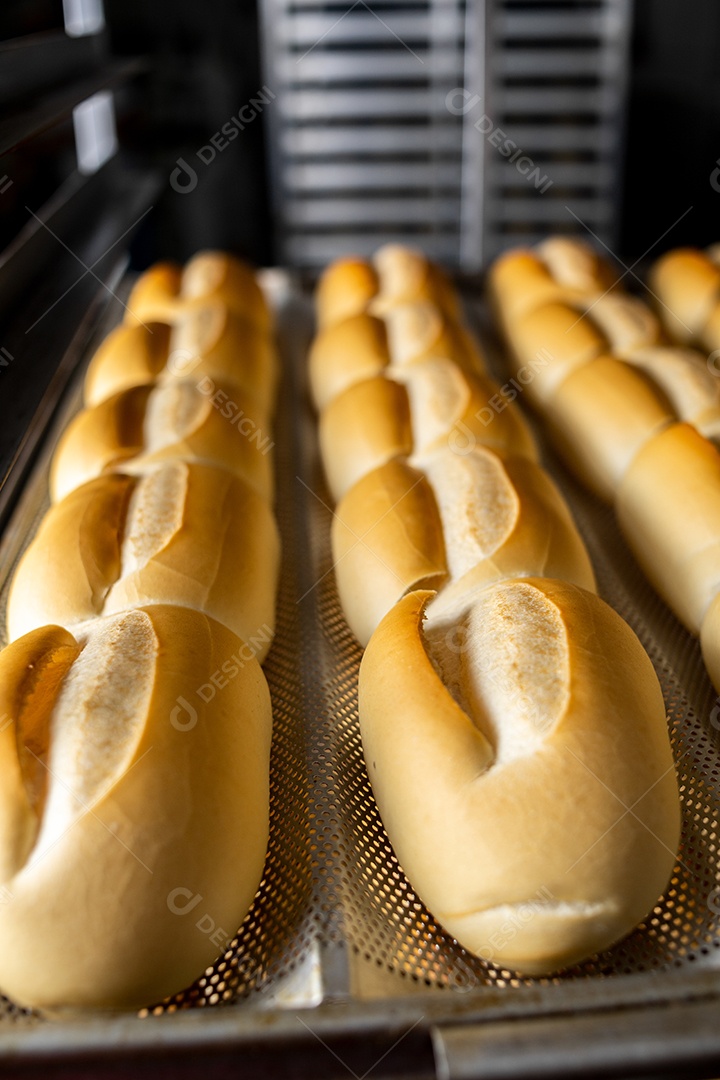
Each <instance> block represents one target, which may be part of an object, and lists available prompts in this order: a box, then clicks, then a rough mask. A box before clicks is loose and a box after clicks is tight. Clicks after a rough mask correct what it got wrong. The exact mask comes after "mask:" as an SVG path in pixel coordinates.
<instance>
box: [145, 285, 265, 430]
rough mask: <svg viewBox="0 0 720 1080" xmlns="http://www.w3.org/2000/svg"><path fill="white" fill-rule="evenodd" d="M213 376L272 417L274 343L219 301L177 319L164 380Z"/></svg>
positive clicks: (213, 378)
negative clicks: (237, 390) (251, 400)
mask: <svg viewBox="0 0 720 1080" xmlns="http://www.w3.org/2000/svg"><path fill="white" fill-rule="evenodd" d="M191 375H192V377H193V378H194V379H201V378H203V377H204V376H209V378H211V379H212V380H213V381H215V382H218V383H220V384H221V385H222V386H225V387H226V388H229V387H230V386H232V387H238V388H239V389H240V390H242V391H243V392H244V393H245V394H249V395H250V396H251V397H253V398H255V399H256V400H257V402H258V404H259V405H260V407H261V409H262V410H263V411H264V412H265V413H266V414H269V413H271V411H272V407H273V404H274V401H275V393H276V389H277V379H278V362H277V356H276V353H275V347H274V345H273V342H272V340H271V338H270V337H269V336H268V335H267V334H266V333H265V332H264V331H263V330H260V329H259V328H258V327H257V325H254V324H253V323H251V322H248V320H247V319H244V318H242V317H241V316H239V315H237V314H235V313H234V312H233V311H232V310H231V309H229V308H227V307H225V306H224V305H223V304H220V303H218V302H214V303H207V304H203V306H202V307H198V308H196V309H194V310H192V311H189V312H188V313H187V314H183V315H182V316H181V317H179V318H178V319H177V320H176V322H175V325H174V327H173V331H172V334H171V336H170V356H169V360H168V364H167V366H166V367H165V369H164V370H163V371H161V372H160V378H161V379H164V380H169V379H177V378H178V377H179V378H186V377H187V378H189V377H190V376H191Z"/></svg>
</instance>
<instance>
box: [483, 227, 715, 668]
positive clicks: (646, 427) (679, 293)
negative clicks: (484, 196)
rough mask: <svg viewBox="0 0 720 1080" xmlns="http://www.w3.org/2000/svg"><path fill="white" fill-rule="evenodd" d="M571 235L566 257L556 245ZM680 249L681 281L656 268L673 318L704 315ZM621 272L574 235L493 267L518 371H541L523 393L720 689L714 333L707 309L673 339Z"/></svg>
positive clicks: (658, 287) (661, 307) (659, 292)
mask: <svg viewBox="0 0 720 1080" xmlns="http://www.w3.org/2000/svg"><path fill="white" fill-rule="evenodd" d="M559 243H560V245H561V247H562V249H564V259H563V260H558V259H557V258H553V257H552V256H551V255H549V254H548V252H552V251H553V250H554V249H555V250H557V248H558V244H559ZM698 255H699V253H698ZM678 262H679V264H681V265H680V270H679V273H680V279H681V280H679V281H678V282H677V283H675V285H674V287H673V282H672V281H671V276H672V275H671V273H670V271H671V270H672V266H673V263H672V262H671V261H669V260H668V259H665V260H663V261H661V263H660V264H659V266H658V268H657V269H656V271H655V273H654V275H653V282H652V289H653V293H654V295H655V296H656V297H657V300H658V304H657V307H658V311H659V313H660V315H661V317H662V318H663V319H664V320H665V321H667V323H668V325H669V326H670V325H673V326H674V325H675V324H676V323H677V320H680V321H683V320H688V319H689V320H690V321H691V322H692V319H691V317H690V314H689V310H685V309H683V307H682V303H681V302H680V301H681V299H682V297H683V295H684V296H685V297H686V298H687V297H690V296H692V295H694V294H693V286H692V282H690V283H688V282H685V289H686V291H685V292H684V293H683V285H682V274H683V272H684V267H685V262H684V261H683V260H679V261H678ZM690 262H691V263H692V264H693V265H694V262H693V260H690ZM708 265H709V266H710V265H711V264H710V263H709V260H708ZM668 268H670V269H668ZM714 275H715V280H716V285H715V288H716V289H717V280H718V279H720V271H718V270H717V269H715V271H714ZM612 278H613V275H612V272H611V270H610V268H609V266H608V265H607V264H606V263H605V262H604V260H602V259H601V258H600V257H598V256H597V255H596V254H595V253H594V252H592V251H591V250H590V249H589V248H588V247H586V246H585V245H583V244H582V243H580V242H573V241H570V240H566V241H562V242H559V241H557V240H554V241H547V242H545V243H544V244H541V245H539V246H538V248H537V249H535V250H516V251H511V252H508V253H507V254H505V255H503V256H501V257H500V258H499V259H498V260H497V262H496V263H495V265H494V266H493V267H492V268H491V271H490V275H489V280H490V291H491V297H492V302H493V304H494V307H495V310H496V313H497V316H498V320H499V323H500V326H501V328H502V331H503V334H504V337H505V341H506V343H507V345H508V353H509V357H510V361H511V365H512V367H513V371H514V372H515V374H517V373H518V372H521V371H526V372H530V375H531V377H530V376H529V377H528V380H527V384H526V386H525V393H524V396H525V397H526V398H527V400H528V401H529V402H532V404H533V405H534V406H536V407H537V408H538V409H539V410H540V412H541V413H542V415H543V418H544V419H545V421H546V422H547V425H548V429H549V431H550V433H551V435H552V436H553V438H554V441H555V443H556V445H557V446H558V448H559V449H560V451H561V453H562V454H563V456H564V458H565V460H566V461H567V463H568V465H569V466H570V468H571V469H573V470H574V471H575V473H576V474H577V475H578V476H579V478H580V479H581V480H583V481H584V482H585V483H586V484H587V485H588V486H589V487H590V488H591V489H592V490H593V491H594V492H595V493H596V494H597V495H599V496H600V497H601V498H603V499H606V500H607V501H610V502H613V503H614V505H615V508H616V511H617V515H618V520H619V523H620V526H621V528H622V530H623V533H624V535H625V538H626V539H627V542H628V544H629V546H630V547H631V548H632V550H633V552H634V554H635V557H636V558H637V560H638V562H639V563H640V565H641V566H642V568H643V569H644V571H645V573H646V574H647V576H648V578H649V579H650V581H651V582H652V584H653V585H654V587H655V588H656V589H657V591H658V592H659V593H660V595H661V596H662V597H663V598H664V599H665V601H666V602H667V603H668V604H669V605H670V607H671V608H672V609H673V611H674V612H675V614H676V615H677V616H678V618H679V619H680V620H681V622H683V623H684V625H685V626H686V627H687V628H688V629H689V630H690V631H691V632H692V633H694V634H699V635H700V637H701V643H702V648H703V655H704V658H705V663H706V665H707V667H708V670H709V672H710V675H711V677H712V679H713V681H714V683H715V685H716V687H718V688H719V689H720V454H719V453H718V451H717V449H716V446H715V442H714V440H716V439H717V437H718V435H719V434H720V381H719V380H718V378H717V375H716V373H715V372H714V370H713V369H712V366H711V365H708V363H707V356H706V355H705V353H704V352H701V351H698V349H694V348H688V347H687V346H688V345H694V346H698V347H699V348H703V347H707V346H708V345H709V344H710V343H711V342H712V340H713V338H712V334H711V332H710V331H707V330H706V329H704V327H705V326H706V322H703V319H702V318H696V319H695V321H694V322H693V327H694V329H693V331H692V333H691V332H689V330H688V333H687V334H686V335H685V337H684V338H683V345H682V346H678V345H673V344H672V343H671V342H670V341H669V340H668V338H667V337H666V336H665V334H664V333H663V330H662V328H661V325H660V322H659V320H658V318H657V316H656V315H655V314H654V313H653V311H652V310H651V309H650V307H649V306H648V305H647V304H646V303H644V302H643V301H642V300H639V299H637V298H636V297H634V296H630V295H629V294H628V293H626V292H625V291H624V290H623V288H622V283H621V282H617V283H613V280H612ZM674 309H676V313H675V314H674V315H673V314H672V313H673V310H674ZM681 313H682V314H681Z"/></svg>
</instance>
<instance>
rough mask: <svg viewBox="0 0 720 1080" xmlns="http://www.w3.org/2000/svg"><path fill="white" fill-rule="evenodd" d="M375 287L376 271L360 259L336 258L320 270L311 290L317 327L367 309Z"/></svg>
mask: <svg viewBox="0 0 720 1080" xmlns="http://www.w3.org/2000/svg"><path fill="white" fill-rule="evenodd" d="M377 290H378V279H377V274H376V273H375V270H374V269H373V267H372V266H371V265H370V264H369V263H368V262H366V261H365V260H364V259H359V258H355V257H353V256H349V257H348V258H344V259H337V260H336V261H335V262H333V263H331V264H330V266H328V268H327V269H326V270H325V271H324V273H323V274H322V276H321V278H320V281H319V282H318V285H317V289H316V291H315V314H316V317H317V323H318V327H319V329H320V330H325V329H327V328H328V327H330V326H332V325H333V324H334V323H338V322H343V321H344V320H345V319H349V318H352V316H354V315H359V314H361V312H364V311H366V310H367V308H368V305H369V304H370V301H371V300H372V298H373V297H374V296H375V294H376V293H377Z"/></svg>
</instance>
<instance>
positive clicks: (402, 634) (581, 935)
mask: <svg viewBox="0 0 720 1080" xmlns="http://www.w3.org/2000/svg"><path fill="white" fill-rule="evenodd" d="M431 595H432V594H431V593H427V592H414V593H411V594H409V595H408V596H406V597H405V598H404V599H403V600H402V601H401V602H400V603H399V604H397V605H396V606H395V607H394V608H393V609H392V611H391V612H390V613H389V614H388V615H387V616H386V617H385V619H384V620H383V622H382V623H381V624H380V626H379V628H378V630H377V632H376V633H375V634H374V635H373V637H372V639H371V641H370V643H369V645H368V648H367V649H366V651H365V654H364V656H363V660H362V664H361V668H360V687H359V709H360V726H361V732H362V739H363V750H364V754H365V760H366V762H367V768H368V773H369V776H370V779H371V781H372V785H373V791H374V793H375V797H376V799H377V803H378V807H379V809H380V813H381V815H382V819H383V822H384V824H385V827H386V829H387V831H388V835H389V836H390V838H391V840H392V843H393V847H394V850H395V852H396V854H397V856H398V859H399V861H400V864H401V866H402V868H403V870H404V871H405V873H406V874H407V876H408V878H409V880H410V881H411V882H412V883H413V886H414V888H415V889H416V890H417V892H418V893H419V895H420V897H421V898H422V900H423V901H424V902H425V903H426V904H427V906H428V907H429V908H430V910H431V912H432V913H433V914H434V915H435V917H436V918H438V919H439V920H440V922H441V923H442V925H443V926H444V927H445V929H446V930H447V932H448V933H449V934H451V935H452V936H453V937H456V938H457V940H458V941H459V943H460V944H461V945H463V946H464V947H465V948H467V949H469V950H470V951H471V952H473V953H475V954H476V955H478V956H480V957H482V958H484V959H487V960H490V961H492V962H493V963H495V964H498V965H499V966H501V967H504V968H509V969H510V970H519V971H521V972H522V973H524V974H529V975H544V974H549V973H552V972H555V971H558V970H561V969H562V968H564V967H568V966H570V965H572V964H574V963H576V962H578V961H580V960H582V959H584V958H585V957H586V956H588V955H589V954H591V953H594V952H597V951H600V950H602V949H605V948H607V947H609V946H610V945H612V944H613V943H614V942H616V941H617V940H619V939H620V938H621V937H623V936H624V935H625V934H627V933H628V932H629V931H630V930H632V929H633V927H634V926H635V925H636V924H637V923H638V922H639V921H640V920H642V919H643V918H644V917H645V915H647V913H648V912H649V911H650V910H651V909H652V907H653V905H654V904H655V902H656V899H657V897H658V895H659V894H660V893H661V892H662V890H663V889H664V887H665V885H666V883H667V880H668V878H669V876H670V874H671V872H672V869H673V866H674V863H675V852H676V850H677V844H678V840H679V830H680V814H679V804H678V798H677V784H676V780H675V773H674V768H673V759H672V754H671V751H670V744H669V741H668V735H667V727H666V724H665V707H664V703H663V699H662V694H661V693H660V689H659V686H658V682H657V678H656V677H655V673H654V671H653V668H652V665H651V663H650V661H649V659H648V657H647V655H646V653H645V652H644V650H643V648H642V646H641V645H640V643H639V642H638V640H637V638H636V637H635V635H634V634H633V633H632V631H631V630H630V628H629V627H628V626H627V625H626V624H625V623H624V622H623V621H622V619H621V618H620V617H619V615H617V614H616V613H615V612H614V611H612V610H611V609H610V608H609V607H608V606H607V605H606V604H605V603H603V601H602V600H600V599H598V597H596V596H595V595H593V594H592V593H588V592H586V591H584V590H582V589H580V588H578V587H577V586H575V585H572V584H569V583H567V582H560V581H549V580H546V579H524V580H505V581H502V582H499V583H498V584H497V585H494V586H491V587H490V588H487V589H484V590H482V591H481V592H479V593H478V595H477V597H476V600H475V602H474V604H473V605H472V606H471V607H470V609H469V611H468V612H467V613H466V616H465V619H464V622H463V623H462V624H461V625H458V624H457V623H453V624H451V626H450V627H449V628H448V627H445V626H443V624H442V623H439V624H436V625H435V626H434V627H430V626H428V625H426V629H425V630H423V609H424V606H425V604H426V603H427V601H428V599H429V598H430V597H431ZM461 630H462V631H463V633H460V632H459V631H461ZM609 656H611V657H612V664H609V663H608V657H609ZM389 718H392V720H391V722H388V720H389ZM623 806H632V807H633V814H625V813H623V810H622V808H623ZM570 822H571V823H572V827H571V828H569V827H568V823H570ZM513 916H516V917H515V918H513ZM511 919H512V922H513V925H514V927H515V931H516V932H515V933H513V934H508V933H507V932H503V931H504V929H505V930H506V928H507V925H508V920H511Z"/></svg>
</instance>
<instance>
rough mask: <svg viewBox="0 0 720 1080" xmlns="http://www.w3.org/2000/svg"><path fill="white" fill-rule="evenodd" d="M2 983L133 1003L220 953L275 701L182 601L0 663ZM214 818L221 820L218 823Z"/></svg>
mask: <svg viewBox="0 0 720 1080" xmlns="http://www.w3.org/2000/svg"><path fill="white" fill-rule="evenodd" d="M0 714H2V715H3V716H4V717H6V718H8V721H9V722H6V723H5V724H4V725H3V726H2V729H1V730H0V756H1V757H2V766H1V767H2V775H3V783H2V784H1V785H0V884H1V885H2V887H3V890H4V893H5V897H6V902H5V903H3V904H2V905H0V988H1V989H2V991H3V992H4V993H6V994H7V995H8V996H10V997H11V998H12V999H13V1000H14V1001H16V1002H17V1003H18V1004H20V1005H24V1006H32V1007H35V1008H39V1009H46V1010H55V1009H60V1008H84V1007H88V1006H92V1007H104V1008H137V1007H139V1006H141V1005H147V1004H149V1003H151V1002H153V1001H157V1000H159V999H161V998H163V997H165V996H166V995H168V994H172V993H174V992H176V991H179V990H180V989H182V988H183V987H184V986H186V985H187V984H188V983H190V982H192V980H193V979H195V978H196V977H198V976H199V975H201V974H202V972H203V970H204V969H205V968H206V967H207V966H208V965H209V964H210V963H212V961H213V960H214V959H215V957H216V956H217V955H218V953H221V952H222V951H223V949H224V948H225V946H226V944H227V943H228V941H229V940H230V938H231V937H232V936H233V935H234V933H235V932H236V930H237V928H238V926H239V925H240V923H241V922H242V920H243V918H244V916H245V914H246V912H247V911H248V909H249V907H250V905H251V903H252V900H253V896H254V894H255V891H256V889H257V887H258V885H259V883H260V878H261V875H262V870H263V863H264V859H265V851H266V847H267V840H268V803H269V793H268V772H269V755H270V739H271V726H272V717H271V708H270V697H269V694H268V689H267V684H266V682H265V679H264V677H263V674H262V671H261V669H260V666H259V664H258V663H257V660H255V659H254V657H253V655H252V651H251V650H249V649H248V647H247V645H246V644H245V643H244V642H242V641H241V640H240V639H239V638H238V637H236V636H235V635H234V634H232V633H230V631H229V630H227V629H225V627H223V626H221V625H220V624H219V623H216V622H214V621H213V620H212V619H208V618H207V617H206V616H204V615H201V614H198V613H197V612H195V611H190V610H188V609H186V608H176V607H165V606H161V605H158V606H155V607H152V608H148V609H143V608H140V609H137V610H134V611H131V612H126V613H124V614H122V615H117V616H113V617H111V618H109V619H103V620H97V621H95V622H93V623H92V625H91V626H90V627H89V628H88V629H87V631H86V632H85V633H84V634H83V635H82V636H80V637H79V638H78V639H76V638H74V637H73V636H72V635H71V634H70V633H68V632H67V631H66V630H63V629H61V628H59V627H56V626H50V627H44V628H41V629H39V630H35V631H33V632H32V633H31V634H28V635H26V636H25V637H22V638H20V639H19V640H18V641H16V642H14V643H13V644H12V645H10V646H8V647H7V648H6V649H5V650H4V651H3V652H2V653H0ZM219 823H220V827H219Z"/></svg>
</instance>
